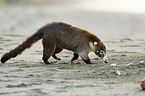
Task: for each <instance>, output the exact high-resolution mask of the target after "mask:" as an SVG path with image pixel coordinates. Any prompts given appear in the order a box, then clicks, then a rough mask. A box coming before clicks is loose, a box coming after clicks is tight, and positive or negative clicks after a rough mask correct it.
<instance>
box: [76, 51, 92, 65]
mask: <svg viewBox="0 0 145 96" xmlns="http://www.w3.org/2000/svg"><path fill="white" fill-rule="evenodd" d="M88 54H89V53H80V54H79V55H80V57H81V58H82V60H83V61H84V62H85V63H86V64H92V63H91V61H90V58H89V56H88Z"/></svg>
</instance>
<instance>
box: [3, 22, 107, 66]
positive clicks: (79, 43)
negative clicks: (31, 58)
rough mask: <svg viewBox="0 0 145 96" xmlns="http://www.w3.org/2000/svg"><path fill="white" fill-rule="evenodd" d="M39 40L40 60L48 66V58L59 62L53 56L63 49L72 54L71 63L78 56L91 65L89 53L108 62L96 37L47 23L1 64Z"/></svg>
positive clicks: (65, 25) (67, 25) (5, 56)
mask: <svg viewBox="0 0 145 96" xmlns="http://www.w3.org/2000/svg"><path fill="white" fill-rule="evenodd" d="M40 39H43V41H42V42H43V58H42V59H43V61H44V63H45V64H50V63H49V62H48V59H49V58H50V56H52V57H53V58H55V59H57V60H60V58H58V57H57V56H56V55H55V54H57V53H59V52H61V51H62V50H63V49H67V50H70V51H73V52H74V57H73V58H72V60H71V62H72V63H73V61H74V60H76V59H78V57H79V56H80V57H81V58H82V60H83V61H84V62H85V63H87V64H91V61H90V59H89V57H88V54H89V53H90V52H91V51H93V52H94V53H95V54H96V55H97V56H99V57H101V58H102V59H103V60H104V61H105V63H107V62H108V60H107V58H106V47H105V45H104V44H103V43H102V41H101V40H100V39H99V38H98V37H97V36H95V35H94V34H92V33H90V32H88V31H87V30H84V29H81V28H78V27H75V26H72V25H70V24H67V23H63V22H53V23H49V24H47V25H45V26H43V27H42V28H40V29H38V31H37V32H36V33H34V34H33V35H31V36H30V37H28V38H27V39H26V41H24V42H23V43H22V44H20V45H18V46H17V47H16V48H15V49H12V50H11V51H10V52H7V53H5V54H4V55H3V56H2V58H1V62H2V63H5V62H6V61H7V60H9V59H11V58H14V57H16V56H17V55H19V54H21V53H22V52H23V51H24V50H25V49H27V48H30V47H31V46H32V45H33V44H34V43H35V42H36V41H38V40H40Z"/></svg>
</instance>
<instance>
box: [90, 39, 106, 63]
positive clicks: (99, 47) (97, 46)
mask: <svg viewBox="0 0 145 96" xmlns="http://www.w3.org/2000/svg"><path fill="white" fill-rule="evenodd" d="M90 48H91V50H92V51H93V52H94V53H95V54H96V55H97V56H98V57H100V58H102V59H103V61H104V62H105V63H108V59H107V57H106V47H105V45H104V44H103V43H102V42H101V41H98V42H97V41H94V42H90Z"/></svg>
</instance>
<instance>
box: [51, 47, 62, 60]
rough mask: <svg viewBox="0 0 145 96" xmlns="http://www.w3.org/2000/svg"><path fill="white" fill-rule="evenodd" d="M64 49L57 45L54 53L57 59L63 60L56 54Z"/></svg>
mask: <svg viewBox="0 0 145 96" xmlns="http://www.w3.org/2000/svg"><path fill="white" fill-rule="evenodd" d="M62 50H63V49H61V48H59V47H56V49H55V52H54V53H53V55H52V57H53V58H54V59H56V60H61V59H60V58H58V57H57V56H56V55H55V54H57V53H59V52H61V51H62Z"/></svg>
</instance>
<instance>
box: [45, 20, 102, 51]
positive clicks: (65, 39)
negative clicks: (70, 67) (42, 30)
mask: <svg viewBox="0 0 145 96" xmlns="http://www.w3.org/2000/svg"><path fill="white" fill-rule="evenodd" d="M47 31H48V32H46V34H47V36H48V37H46V38H51V37H53V38H51V39H53V40H54V41H53V42H54V43H56V45H57V46H58V47H60V48H63V49H68V50H71V51H74V52H77V51H80V50H82V49H86V50H87V49H88V50H89V46H88V44H89V42H90V41H100V39H99V38H98V37H97V36H95V35H94V34H92V33H90V32H88V31H87V30H84V29H81V28H79V27H75V26H72V25H69V24H66V23H62V22H59V23H58V22H56V23H53V24H52V25H51V26H49V28H48V30H47Z"/></svg>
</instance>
